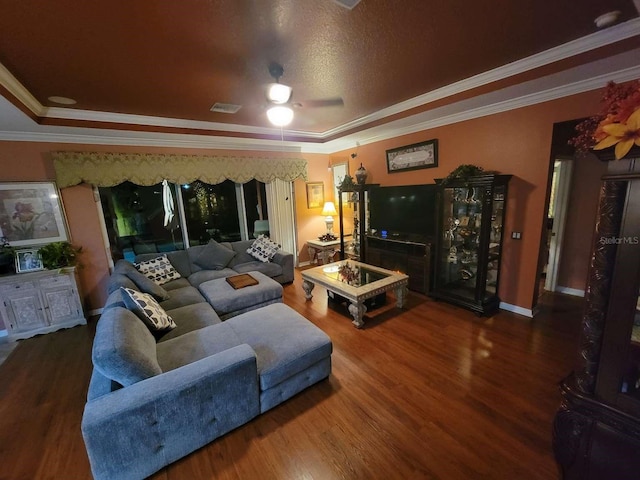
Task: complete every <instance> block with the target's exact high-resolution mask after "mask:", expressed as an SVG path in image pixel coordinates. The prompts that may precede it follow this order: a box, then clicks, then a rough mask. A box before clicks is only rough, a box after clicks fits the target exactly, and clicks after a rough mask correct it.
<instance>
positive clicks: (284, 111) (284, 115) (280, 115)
mask: <svg viewBox="0 0 640 480" xmlns="http://www.w3.org/2000/svg"><path fill="white" fill-rule="evenodd" d="M267 118H268V119H269V121H270V122H271V123H272V124H273V125H275V126H276V127H286V126H287V125H289V124H290V123H291V120H293V110H292V109H290V108H289V107H285V106H282V105H277V106H275V107H271V108H270V109H269V110H267Z"/></svg>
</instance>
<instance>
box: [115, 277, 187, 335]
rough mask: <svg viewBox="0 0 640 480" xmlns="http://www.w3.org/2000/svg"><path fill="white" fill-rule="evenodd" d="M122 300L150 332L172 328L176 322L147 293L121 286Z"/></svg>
mask: <svg viewBox="0 0 640 480" xmlns="http://www.w3.org/2000/svg"><path fill="white" fill-rule="evenodd" d="M120 290H121V291H122V300H123V301H124V304H125V305H126V306H127V308H128V309H129V310H131V311H132V312H133V313H135V314H136V315H137V316H138V318H139V319H140V320H142V321H143V322H144V323H145V325H146V326H147V327H149V330H151V331H152V332H162V331H168V330H173V329H174V328H176V326H177V325H176V323H175V322H174V321H173V319H172V318H171V317H170V316H169V315H167V312H165V311H164V308H162V307H161V306H160V305H159V304H158V302H156V301H155V300H154V298H153V297H152V296H151V295H149V294H148V293H140V292H136V291H135V290H132V289H130V288H126V287H121V288H120Z"/></svg>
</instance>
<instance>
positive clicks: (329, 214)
mask: <svg viewBox="0 0 640 480" xmlns="http://www.w3.org/2000/svg"><path fill="white" fill-rule="evenodd" d="M322 215H324V216H325V219H324V221H325V223H326V224H327V235H330V236H333V217H334V216H336V215H338V212H336V206H335V205H334V204H333V202H325V204H324V207H323V208H322Z"/></svg>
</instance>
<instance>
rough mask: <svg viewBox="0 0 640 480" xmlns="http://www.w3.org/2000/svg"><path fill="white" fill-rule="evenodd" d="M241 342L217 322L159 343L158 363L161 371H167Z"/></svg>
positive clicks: (225, 326) (223, 325)
mask: <svg viewBox="0 0 640 480" xmlns="http://www.w3.org/2000/svg"><path fill="white" fill-rule="evenodd" d="M241 343H242V342H241V341H240V340H239V339H238V337H237V335H236V334H235V332H234V331H233V329H231V328H229V327H228V326H227V325H226V324H225V323H219V324H217V325H212V326H209V327H205V328H201V329H200V330H197V331H194V332H189V333H185V334H184V335H181V336H179V337H176V338H173V339H171V340H167V341H164V342H162V343H159V344H158V345H157V356H158V364H159V365H160V367H161V368H162V371H163V372H167V371H169V370H174V369H176V368H179V367H182V366H183V365H187V364H189V363H193V362H196V361H198V360H201V359H203V358H205V357H209V356H211V355H214V354H216V353H219V352H222V351H223V350H227V349H229V348H232V347H235V346H237V345H240V344H241Z"/></svg>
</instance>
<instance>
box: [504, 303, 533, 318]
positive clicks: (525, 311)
mask: <svg viewBox="0 0 640 480" xmlns="http://www.w3.org/2000/svg"><path fill="white" fill-rule="evenodd" d="M500 308H501V309H502V310H506V311H507V312H511V313H517V314H518V315H522V316H523V317H528V318H533V316H534V312H533V310H531V309H530V308H523V307H519V306H518V305H511V304H510V303H505V302H500Z"/></svg>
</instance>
